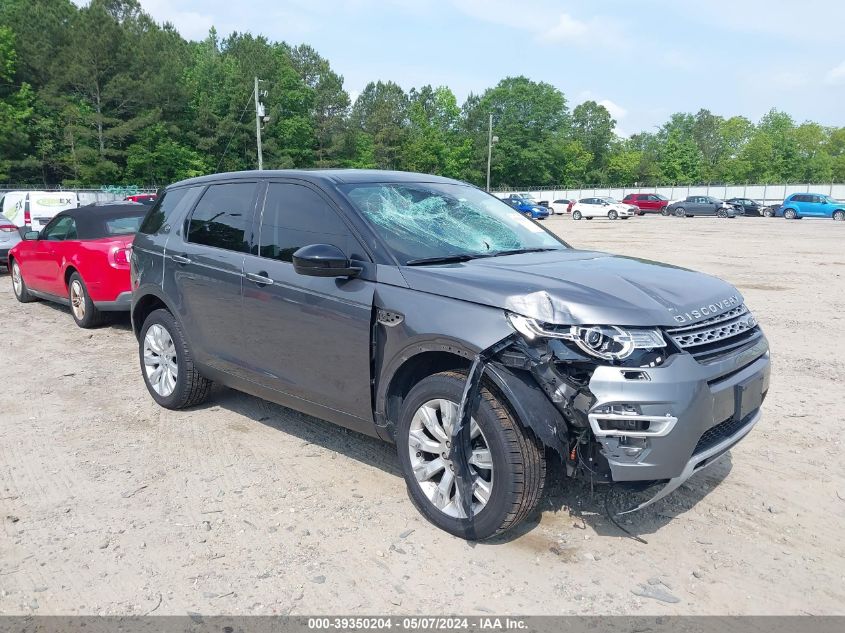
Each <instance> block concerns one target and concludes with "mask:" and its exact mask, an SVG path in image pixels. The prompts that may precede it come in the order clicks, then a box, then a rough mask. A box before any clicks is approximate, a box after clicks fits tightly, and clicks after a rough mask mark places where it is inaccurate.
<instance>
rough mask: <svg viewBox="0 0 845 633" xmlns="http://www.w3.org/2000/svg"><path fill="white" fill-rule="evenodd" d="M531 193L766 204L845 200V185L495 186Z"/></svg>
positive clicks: (540, 196) (499, 192)
mask: <svg viewBox="0 0 845 633" xmlns="http://www.w3.org/2000/svg"><path fill="white" fill-rule="evenodd" d="M514 191H518V192H525V191H527V192H529V193H531V194H532V195H533V196H534V197H535V198H536V199H537V200H548V201H553V200H560V199H567V200H580V199H581V198H596V197H604V196H608V197H611V198H616V199H617V200H622V198H624V197H625V196H627V195H628V194H629V193H659V194H662V195H664V196H666V197H667V198H669V200H680V199H682V198H686V197H687V196H713V197H714V198H721V199H722V200H727V199H729V198H751V199H752V200H757V201H760V202H765V203H766V204H775V203H780V202H783V200H784V198H786V197H787V196H789V195H791V194H793V193H807V192H812V193H821V194H825V195H828V196H831V197H832V198H835V199H837V200H845V184H828V185H810V184H804V185H797V184H796V185H690V186H678V187H610V188H608V187H605V188H602V187H584V188H580V189H553V188H544V189H508V190H504V189H494V190H493V193H495V194H497V195H500V196H501V195H502V194H504V193H508V192H514Z"/></svg>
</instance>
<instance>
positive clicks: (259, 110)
mask: <svg viewBox="0 0 845 633" xmlns="http://www.w3.org/2000/svg"><path fill="white" fill-rule="evenodd" d="M259 81H261V80H260V79H259V78H258V77H256V78H255V143H256V145H257V146H258V169H259V170H261V169H264V156H263V155H262V153H261V119H263V118H264V106H263V105H262V103H261V101H259V97H260V96H261V95H260V93H259V92H258V82H259Z"/></svg>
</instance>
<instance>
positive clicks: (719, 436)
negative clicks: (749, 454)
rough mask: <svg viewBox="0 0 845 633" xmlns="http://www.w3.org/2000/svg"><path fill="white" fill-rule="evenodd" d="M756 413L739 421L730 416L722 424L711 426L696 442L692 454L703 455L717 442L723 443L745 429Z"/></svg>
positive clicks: (753, 412)
mask: <svg viewBox="0 0 845 633" xmlns="http://www.w3.org/2000/svg"><path fill="white" fill-rule="evenodd" d="M756 413H757V411H756V410H755V411H752V412H751V413H749V414H748V415H746V416H745V417H744V418H742V419H741V420H737V419H736V418H734V417H733V416H731V417H729V418H728V419H727V420H725V421H724V422H720V423H719V424H717V425H716V426H711V427H710V428H709V429H707V430H706V431H704V434H703V435H702V436H701V439H699V440H698V444H696V445H695V450H694V451H693V452H692V454H693V455H698V454H699V453H703V452H704V451H706V450H707V449H708V448H712V447H713V446H716V444H718V443H719V442H723V441H724V440H726V439H728V438H729V437H732V436H734V435H736V434H737V433H739V431H741V430H742V429H743V428H745V427H746V426H747V425H748V424H749V422H751V418H753V417H754V416H755V415H756Z"/></svg>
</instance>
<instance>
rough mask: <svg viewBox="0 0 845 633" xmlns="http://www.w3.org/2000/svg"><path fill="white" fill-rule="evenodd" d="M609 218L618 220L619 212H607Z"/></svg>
mask: <svg viewBox="0 0 845 633" xmlns="http://www.w3.org/2000/svg"><path fill="white" fill-rule="evenodd" d="M607 219H608V220H618V219H619V214H618V213H616V211H609V212H608V213H607Z"/></svg>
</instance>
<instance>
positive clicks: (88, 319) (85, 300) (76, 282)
mask: <svg viewBox="0 0 845 633" xmlns="http://www.w3.org/2000/svg"><path fill="white" fill-rule="evenodd" d="M68 298H69V299H70V313H71V315H72V316H73V320H74V321H76V324H77V325H78V326H79V327H81V328H86V329H87V328H92V327H97V326H98V325H101V324H102V323H103V320H104V316H103V313H102V312H100V311H99V310H98V309H97V306H95V305H94V302H93V301H92V300H91V295H89V294H88V289H87V288H86V287H85V282H84V281H82V275H80V274H79V273H73V274H72V275H71V276H70V279H69V280H68Z"/></svg>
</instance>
